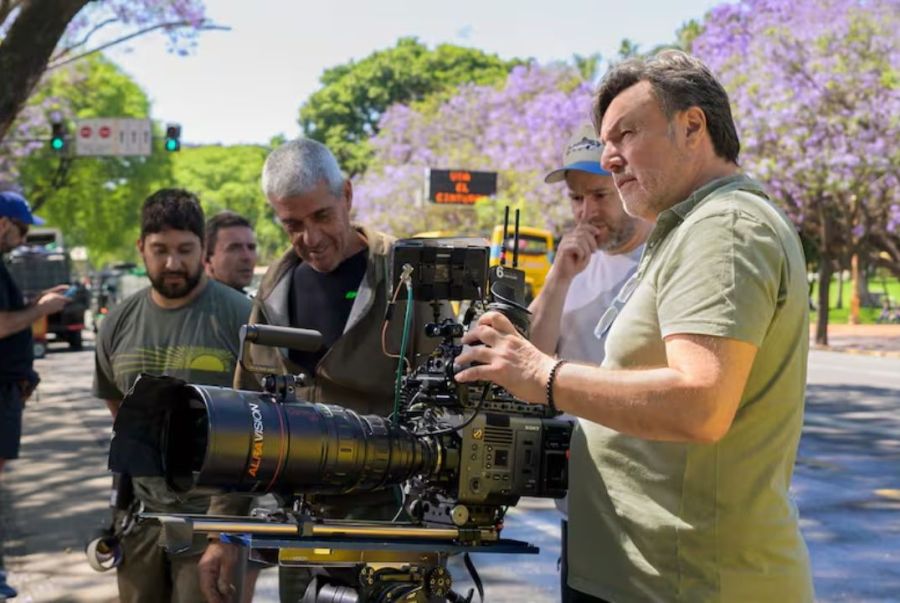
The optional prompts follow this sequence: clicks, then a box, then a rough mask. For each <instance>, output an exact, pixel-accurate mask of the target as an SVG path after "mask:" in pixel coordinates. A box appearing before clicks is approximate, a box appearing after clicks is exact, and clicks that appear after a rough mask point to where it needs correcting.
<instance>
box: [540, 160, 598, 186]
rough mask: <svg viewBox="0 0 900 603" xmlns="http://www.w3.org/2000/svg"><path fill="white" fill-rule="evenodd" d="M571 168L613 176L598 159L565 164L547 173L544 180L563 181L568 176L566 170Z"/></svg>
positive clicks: (549, 181) (596, 174)
mask: <svg viewBox="0 0 900 603" xmlns="http://www.w3.org/2000/svg"><path fill="white" fill-rule="evenodd" d="M569 170H577V171H579V172H587V173H588V174H594V175H595V176H612V174H610V173H609V172H607V171H606V170H604V169H603V167H602V166H601V165H600V163H599V162H597V161H578V162H576V163H570V164H568V165H564V166H563V167H561V168H559V169H558V170H553V171H552V172H550V173H549V174H547V176H546V177H545V178H544V182H547V183H552V182H562V181H563V180H564V179H565V177H566V172H568V171H569Z"/></svg>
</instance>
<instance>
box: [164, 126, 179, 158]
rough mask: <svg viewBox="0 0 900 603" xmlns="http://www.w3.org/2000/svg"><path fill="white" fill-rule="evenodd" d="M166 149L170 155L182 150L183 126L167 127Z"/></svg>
mask: <svg viewBox="0 0 900 603" xmlns="http://www.w3.org/2000/svg"><path fill="white" fill-rule="evenodd" d="M165 147H166V150H167V151H169V152H170V153H172V152H175V151H178V150H180V149H181V126H179V125H177V124H169V125H168V126H166V141H165Z"/></svg>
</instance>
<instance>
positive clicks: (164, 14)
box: [0, 0, 205, 153]
mask: <svg viewBox="0 0 900 603" xmlns="http://www.w3.org/2000/svg"><path fill="white" fill-rule="evenodd" d="M204 20H205V16H204V5H203V2H202V0H104V1H103V2H90V0H3V1H2V2H0V37H2V42H0V81H2V82H3V85H2V86H0V141H2V140H3V138H4V137H5V136H6V134H7V132H8V131H9V129H10V128H11V127H12V124H13V122H14V120H15V119H16V116H17V115H18V114H19V112H20V111H21V110H22V109H23V107H24V106H25V102H26V101H27V100H28V98H29V96H31V94H32V92H33V91H34V89H35V87H36V86H37V85H38V83H39V82H40V80H41V77H42V76H43V74H44V71H45V70H46V69H47V68H48V66H49V67H51V68H52V67H54V66H58V65H62V64H64V63H66V62H68V61H71V60H73V59H76V58H77V57H78V56H79V55H82V54H84V53H85V52H90V51H91V50H93V48H92V47H91V43H92V40H93V39H94V38H95V36H96V35H97V34H98V33H99V32H104V33H105V32H106V31H107V30H110V29H113V28H118V29H115V31H116V32H117V33H121V34H122V36H121V37H122V38H127V39H130V38H133V37H135V36H136V35H141V34H143V33H146V32H149V31H153V30H156V29H163V30H165V31H166V32H167V33H168V35H169V41H170V44H171V47H172V49H173V50H176V51H184V49H185V48H186V46H187V45H190V44H191V43H193V41H194V36H195V34H196V32H197V31H198V29H200V28H202V27H203V26H204V25H203V24H204ZM113 41H114V40H113ZM107 44H109V42H108V43H107ZM26 122H27V120H26ZM26 130H27V131H30V130H29V129H27V128H26ZM19 133H20V134H23V136H24V133H22V132H19ZM4 152H7V153H8V152H9V151H4Z"/></svg>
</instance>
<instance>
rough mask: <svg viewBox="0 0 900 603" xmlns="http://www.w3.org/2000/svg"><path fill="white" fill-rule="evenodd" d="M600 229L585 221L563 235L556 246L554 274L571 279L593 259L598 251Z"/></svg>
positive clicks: (566, 279) (565, 279) (560, 277)
mask: <svg viewBox="0 0 900 603" xmlns="http://www.w3.org/2000/svg"><path fill="white" fill-rule="evenodd" d="M599 236H600V229H599V228H597V227H596V226H594V225H593V224H588V223H587V222H583V223H581V224H579V225H578V226H576V227H575V228H574V230H572V231H571V232H568V233H566V234H565V236H563V238H562V240H560V242H559V246H558V247H557V248H556V259H555V260H554V261H553V272H555V273H556V274H554V275H553V276H555V277H556V278H559V279H561V280H563V281H566V282H568V281H570V280H572V279H573V278H575V276H576V275H577V274H579V273H581V272H582V271H583V270H584V269H585V268H587V265H588V263H590V261H591V256H592V255H593V254H594V252H595V251H597V237H599Z"/></svg>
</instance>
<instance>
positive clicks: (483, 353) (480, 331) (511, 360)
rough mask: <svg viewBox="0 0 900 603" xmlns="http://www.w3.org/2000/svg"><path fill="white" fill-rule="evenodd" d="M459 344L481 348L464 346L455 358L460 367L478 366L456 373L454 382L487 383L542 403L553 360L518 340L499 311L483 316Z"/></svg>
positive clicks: (523, 340)
mask: <svg viewBox="0 0 900 603" xmlns="http://www.w3.org/2000/svg"><path fill="white" fill-rule="evenodd" d="M462 342H463V343H466V344H473V343H478V342H481V343H483V344H484V345H475V346H470V347H467V348H465V349H464V350H463V352H462V353H461V354H460V355H459V356H457V357H456V363H457V364H459V365H461V366H467V365H468V364H469V363H472V362H478V363H480V364H478V365H476V366H472V367H470V368H467V369H465V370H462V371H460V372H459V373H457V374H456V380H457V381H459V382H460V383H469V382H472V381H490V382H492V383H496V384H497V385H499V386H501V387H503V388H504V389H506V390H507V391H508V392H509V393H511V394H512V395H514V396H515V397H517V398H519V399H520V400H523V401H525V402H532V403H541V404H543V403H544V402H545V401H546V390H545V388H546V387H547V379H549V377H550V370H551V369H552V368H553V364H554V359H553V357H552V356H548V355H547V354H544V353H543V352H541V351H540V350H539V349H537V348H536V347H534V345H532V344H531V342H529V341H528V340H527V339H525V338H524V337H522V335H521V334H520V333H519V332H518V331H516V328H515V327H514V326H513V325H512V323H511V322H509V319H508V318H506V317H505V316H503V315H502V314H500V313H499V312H488V313H486V314H485V315H484V316H482V317H481V318H480V319H479V320H478V325H477V326H476V327H475V328H474V329H472V330H470V331H469V332H468V333H466V334H465V335H464V336H463V338H462Z"/></svg>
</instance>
